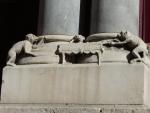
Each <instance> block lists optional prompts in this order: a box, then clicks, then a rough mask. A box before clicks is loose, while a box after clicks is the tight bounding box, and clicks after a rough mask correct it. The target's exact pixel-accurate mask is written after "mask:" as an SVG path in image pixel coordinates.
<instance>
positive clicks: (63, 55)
mask: <svg viewBox="0 0 150 113" xmlns="http://www.w3.org/2000/svg"><path fill="white" fill-rule="evenodd" d="M65 57H66V56H65V53H62V64H65V63H66V58H65Z"/></svg>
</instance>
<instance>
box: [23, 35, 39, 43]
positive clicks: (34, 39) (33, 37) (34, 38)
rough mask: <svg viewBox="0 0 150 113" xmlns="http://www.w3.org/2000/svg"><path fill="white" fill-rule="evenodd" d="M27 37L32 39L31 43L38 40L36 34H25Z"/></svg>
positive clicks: (29, 39)
mask: <svg viewBox="0 0 150 113" xmlns="http://www.w3.org/2000/svg"><path fill="white" fill-rule="evenodd" d="M25 39H26V40H28V41H30V42H31V43H34V41H36V40H37V36H35V35H34V34H27V35H26V36H25Z"/></svg>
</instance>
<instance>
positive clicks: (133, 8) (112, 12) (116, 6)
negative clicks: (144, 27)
mask: <svg viewBox="0 0 150 113" xmlns="http://www.w3.org/2000/svg"><path fill="white" fill-rule="evenodd" d="M120 30H129V31H130V32H132V33H133V34H135V35H137V36H138V35H139V0H92V17H91V34H93V33H99V32H120Z"/></svg>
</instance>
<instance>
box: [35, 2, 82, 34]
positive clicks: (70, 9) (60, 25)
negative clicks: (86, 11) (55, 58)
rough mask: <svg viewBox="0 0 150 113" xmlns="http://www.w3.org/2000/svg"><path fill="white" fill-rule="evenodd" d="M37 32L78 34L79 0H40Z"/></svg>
mask: <svg viewBox="0 0 150 113" xmlns="http://www.w3.org/2000/svg"><path fill="white" fill-rule="evenodd" d="M39 12H40V13H39V25H38V34H44V35H45V34H68V35H74V34H78V31H79V14H80V0H40V9H39Z"/></svg>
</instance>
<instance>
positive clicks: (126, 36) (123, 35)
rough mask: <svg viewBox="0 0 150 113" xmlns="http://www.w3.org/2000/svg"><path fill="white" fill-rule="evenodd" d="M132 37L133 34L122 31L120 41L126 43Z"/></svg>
mask: <svg viewBox="0 0 150 113" xmlns="http://www.w3.org/2000/svg"><path fill="white" fill-rule="evenodd" d="M131 35H132V34H131V33H130V32H129V31H125V32H123V31H121V32H120V35H119V40H121V41H124V40H126V39H128V38H130V36H131Z"/></svg>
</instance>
